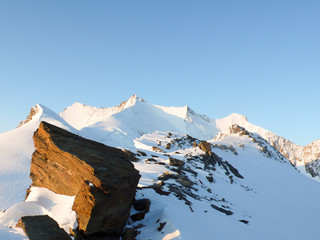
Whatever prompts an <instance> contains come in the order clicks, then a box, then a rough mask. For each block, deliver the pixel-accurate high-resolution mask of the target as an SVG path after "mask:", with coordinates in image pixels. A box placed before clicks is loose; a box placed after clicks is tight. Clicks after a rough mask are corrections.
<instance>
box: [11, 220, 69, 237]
mask: <svg viewBox="0 0 320 240" xmlns="http://www.w3.org/2000/svg"><path fill="white" fill-rule="evenodd" d="M16 227H20V228H22V229H23V231H24V233H25V234H26V235H27V236H28V238H29V239H30V240H44V239H45V240H71V237H70V236H69V235H68V234H67V233H66V231H64V230H63V229H62V228H60V227H59V225H58V223H57V222H56V221H55V220H53V219H52V218H51V217H49V216H48V215H41V216H25V217H21V218H20V220H19V222H18V223H17V226H16Z"/></svg>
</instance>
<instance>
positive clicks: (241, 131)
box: [229, 124, 250, 136]
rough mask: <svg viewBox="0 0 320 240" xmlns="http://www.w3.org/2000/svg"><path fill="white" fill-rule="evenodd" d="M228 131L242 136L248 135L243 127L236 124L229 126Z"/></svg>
mask: <svg viewBox="0 0 320 240" xmlns="http://www.w3.org/2000/svg"><path fill="white" fill-rule="evenodd" d="M229 130H230V133H231V134H236V133H239V135H240V136H243V135H250V134H249V132H248V131H247V130H246V129H245V128H243V127H240V126H239V125H237V124H233V125H232V126H231V127H230V128H229Z"/></svg>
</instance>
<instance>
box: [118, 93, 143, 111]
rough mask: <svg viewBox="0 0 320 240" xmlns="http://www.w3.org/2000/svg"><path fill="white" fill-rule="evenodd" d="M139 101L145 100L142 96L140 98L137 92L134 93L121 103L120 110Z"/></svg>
mask: <svg viewBox="0 0 320 240" xmlns="http://www.w3.org/2000/svg"><path fill="white" fill-rule="evenodd" d="M137 102H145V101H144V100H143V99H142V98H139V97H138V95H137V94H134V95H132V96H131V97H130V98H129V99H128V100H127V101H124V102H122V103H120V104H119V106H118V108H119V112H120V111H122V110H123V109H126V108H129V107H132V106H134V105H135V104H136V103H137Z"/></svg>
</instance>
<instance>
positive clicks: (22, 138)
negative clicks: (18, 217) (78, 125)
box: [0, 105, 76, 209]
mask: <svg viewBox="0 0 320 240" xmlns="http://www.w3.org/2000/svg"><path fill="white" fill-rule="evenodd" d="M31 112H33V113H34V114H33V116H32V117H30V119H31V120H30V121H28V122H27V123H25V124H23V125H21V126H20V127H18V128H16V129H14V130H12V131H9V132H6V133H3V134H0V165H1V168H0V182H1V188H0V209H7V208H8V207H10V206H12V205H13V204H15V203H18V202H20V201H22V200H24V198H25V195H26V189H28V188H29V186H30V184H31V179H30V178H29V174H30V163H31V155H32V153H33V152H34V150H35V149H34V146H33V139H32V137H33V133H34V131H35V130H36V129H37V128H38V126H39V123H40V122H41V121H47V122H49V123H51V124H54V125H56V126H58V127H62V128H64V129H66V130H68V131H71V132H76V130H75V129H74V128H73V127H71V126H70V125H69V124H68V123H66V122H65V121H64V120H63V119H62V118H61V117H59V116H58V115H57V114H56V113H54V112H53V111H51V110H50V109H48V108H47V107H45V106H43V105H36V106H35V107H33V108H32V111H31Z"/></svg>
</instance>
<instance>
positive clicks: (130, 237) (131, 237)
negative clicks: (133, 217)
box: [122, 227, 138, 240]
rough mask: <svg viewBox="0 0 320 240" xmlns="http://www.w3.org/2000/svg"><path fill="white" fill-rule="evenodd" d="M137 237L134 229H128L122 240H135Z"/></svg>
mask: <svg viewBox="0 0 320 240" xmlns="http://www.w3.org/2000/svg"><path fill="white" fill-rule="evenodd" d="M137 235H138V232H137V230H135V229H134V228H131V227H130V228H126V230H125V231H124V234H123V237H122V240H135V239H136V236H137Z"/></svg>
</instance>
